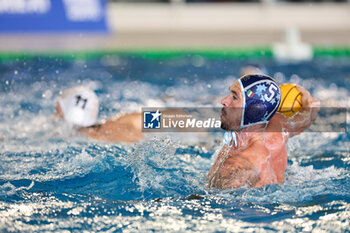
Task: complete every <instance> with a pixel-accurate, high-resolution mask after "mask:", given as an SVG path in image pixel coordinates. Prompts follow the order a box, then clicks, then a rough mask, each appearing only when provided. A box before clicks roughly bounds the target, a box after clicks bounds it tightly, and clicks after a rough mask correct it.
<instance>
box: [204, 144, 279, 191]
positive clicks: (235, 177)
mask: <svg viewBox="0 0 350 233" xmlns="http://www.w3.org/2000/svg"><path fill="white" fill-rule="evenodd" d="M227 149H228V148H227V147H226V146H224V147H223V149H222V150H221V152H220V153H219V156H218V158H217V159H216V161H215V163H214V165H213V167H212V169H211V170H210V172H209V173H208V176H207V181H208V183H209V187H214V188H220V189H226V188H238V187H241V186H244V185H248V186H249V187H260V186H264V185H266V184H270V183H275V182H276V181H275V175H274V173H273V170H272V169H271V164H270V161H269V158H268V156H269V151H268V150H267V148H266V147H265V145H264V143H263V142H262V140H260V139H256V140H253V141H251V142H250V143H249V145H248V146H247V147H245V148H244V149H240V150H235V149H230V150H229V151H228V155H227V154H225V151H226V150H227ZM271 173H272V174H271ZM271 177H272V178H271Z"/></svg>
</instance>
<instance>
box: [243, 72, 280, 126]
mask: <svg viewBox="0 0 350 233" xmlns="http://www.w3.org/2000/svg"><path fill="white" fill-rule="evenodd" d="M238 82H239V84H240V86H241V90H242V95H243V110H242V119H241V127H240V128H241V129H242V128H244V127H247V126H251V125H256V124H263V123H268V122H269V120H270V119H271V118H272V117H273V115H274V114H275V113H276V111H277V109H278V106H279V105H280V102H281V90H280V87H279V85H278V84H277V82H276V81H275V80H274V79H273V78H271V77H269V76H267V75H258V74H254V75H245V76H243V77H241V78H240V79H239V80H238Z"/></svg>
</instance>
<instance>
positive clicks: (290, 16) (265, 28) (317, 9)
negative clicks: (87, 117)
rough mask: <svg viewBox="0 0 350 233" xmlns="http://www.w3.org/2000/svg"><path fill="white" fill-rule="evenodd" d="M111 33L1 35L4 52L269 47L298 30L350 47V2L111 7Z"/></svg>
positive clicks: (318, 41) (309, 39) (315, 41)
mask: <svg viewBox="0 0 350 233" xmlns="http://www.w3.org/2000/svg"><path fill="white" fill-rule="evenodd" d="M107 18H108V26H109V28H110V31H111V32H110V33H109V34H108V35H97V34H64V35H62V34H0V52H11V51H16V52H18V51H61V50H67V51H71V50H116V49H138V48H227V47H230V48H236V47H250V46H266V45H272V44H274V43H276V42H280V41H282V40H284V34H285V30H286V29H287V28H289V27H294V28H297V29H298V30H299V31H300V33H301V37H302V40H303V41H304V42H306V43H310V44H312V45H320V46H350V3H339V4H329V3H323V4H315V3H314V4H310V3H307V4H305V3H302V4H282V3H280V4H269V3H266V4H238V3H235V4H233V3H230V4H228V3H226V4H225V3H222V4H181V3H179V4H131V3H129V4H126V3H124V4H122V3H114V4H109V5H108V12H107Z"/></svg>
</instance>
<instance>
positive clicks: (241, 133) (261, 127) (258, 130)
mask: <svg viewBox="0 0 350 233" xmlns="http://www.w3.org/2000/svg"><path fill="white" fill-rule="evenodd" d="M265 128H266V125H265V124H257V125H252V126H248V127H245V128H243V129H240V130H237V131H236V135H237V137H238V139H240V140H241V141H245V142H249V141H251V140H253V139H256V138H257V137H260V136H261V135H262V133H263V132H264V131H265Z"/></svg>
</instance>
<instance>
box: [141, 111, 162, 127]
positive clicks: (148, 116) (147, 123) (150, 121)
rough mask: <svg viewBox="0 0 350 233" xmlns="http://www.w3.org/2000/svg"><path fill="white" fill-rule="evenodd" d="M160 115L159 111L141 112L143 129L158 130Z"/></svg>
mask: <svg viewBox="0 0 350 233" xmlns="http://www.w3.org/2000/svg"><path fill="white" fill-rule="evenodd" d="M161 115H162V113H161V112H159V110H157V111H156V112H155V111H144V112H143V128H144V129H160V126H161V124H160V120H161Z"/></svg>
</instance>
